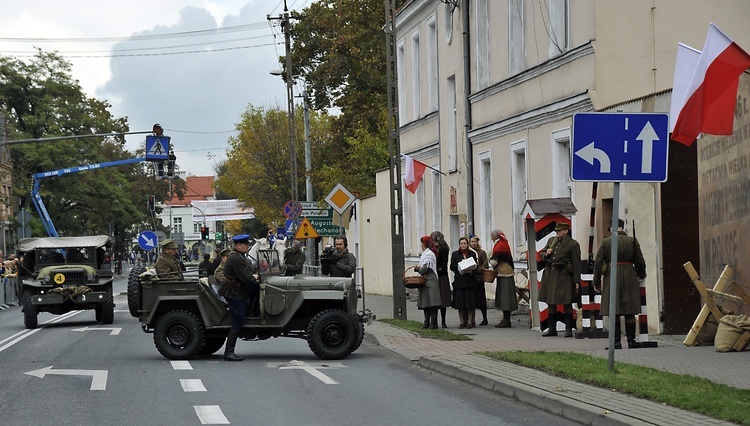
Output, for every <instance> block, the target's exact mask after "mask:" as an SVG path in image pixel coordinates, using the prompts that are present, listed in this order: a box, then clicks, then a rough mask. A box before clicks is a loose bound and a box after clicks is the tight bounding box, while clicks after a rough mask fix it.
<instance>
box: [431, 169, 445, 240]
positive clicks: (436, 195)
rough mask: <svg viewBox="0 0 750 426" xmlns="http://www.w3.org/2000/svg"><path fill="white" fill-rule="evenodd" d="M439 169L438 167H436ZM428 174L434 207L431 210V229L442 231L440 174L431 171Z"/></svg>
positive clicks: (441, 184) (441, 185)
mask: <svg viewBox="0 0 750 426" xmlns="http://www.w3.org/2000/svg"><path fill="white" fill-rule="evenodd" d="M436 168H439V167H436ZM430 174H431V176H432V179H431V181H432V187H431V189H432V205H433V206H434V207H433V209H432V229H442V228H443V195H442V194H443V192H442V188H443V182H442V180H441V179H440V172H436V171H435V170H431V171H430Z"/></svg>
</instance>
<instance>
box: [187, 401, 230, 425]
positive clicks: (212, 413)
mask: <svg viewBox="0 0 750 426" xmlns="http://www.w3.org/2000/svg"><path fill="white" fill-rule="evenodd" d="M193 409H194V410H195V414H196V415H197V416H198V420H200V421H201V424H202V425H228V424H229V419H227V417H226V416H225V415H224V413H223V412H222V411H221V408H220V407H219V406H218V405H194V406H193Z"/></svg>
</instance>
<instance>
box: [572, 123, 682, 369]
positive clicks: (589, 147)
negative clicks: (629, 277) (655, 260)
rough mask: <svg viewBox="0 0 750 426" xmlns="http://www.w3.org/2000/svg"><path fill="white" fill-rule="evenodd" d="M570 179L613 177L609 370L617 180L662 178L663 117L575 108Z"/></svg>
mask: <svg viewBox="0 0 750 426" xmlns="http://www.w3.org/2000/svg"><path fill="white" fill-rule="evenodd" d="M572 134H573V136H572V142H571V149H570V152H571V156H572V160H571V178H572V179H573V180H574V181H589V182H613V183H614V194H613V197H612V249H611V252H610V266H609V268H610V272H609V275H610V281H609V354H608V355H609V356H608V367H609V370H610V371H614V369H615V337H617V338H619V337H620V336H615V321H616V320H617V315H616V314H615V313H616V309H617V245H618V244H617V243H618V237H617V224H618V222H619V219H620V182H666V180H667V159H668V154H669V116H668V115H667V114H642V113H578V114H575V115H573V131H572Z"/></svg>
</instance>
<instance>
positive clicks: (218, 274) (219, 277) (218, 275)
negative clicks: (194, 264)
mask: <svg viewBox="0 0 750 426" xmlns="http://www.w3.org/2000/svg"><path fill="white" fill-rule="evenodd" d="M231 252H232V250H230V249H228V248H225V249H224V250H221V251H220V252H219V253H218V254H217V256H216V257H217V258H218V259H219V264H218V266H217V267H216V270H215V271H214V279H215V280H216V283H217V284H219V285H221V283H223V282H224V266H225V265H226V264H227V257H229V253H231Z"/></svg>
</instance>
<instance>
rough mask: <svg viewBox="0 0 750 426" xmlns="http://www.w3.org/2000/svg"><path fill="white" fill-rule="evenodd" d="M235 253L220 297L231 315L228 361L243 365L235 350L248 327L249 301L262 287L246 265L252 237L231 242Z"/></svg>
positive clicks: (226, 270)
mask: <svg viewBox="0 0 750 426" xmlns="http://www.w3.org/2000/svg"><path fill="white" fill-rule="evenodd" d="M232 241H234V250H232V252H231V253H229V256H228V257H227V260H226V263H225V264H224V270H223V272H224V280H223V282H222V284H221V286H220V287H219V294H220V295H222V296H224V298H226V300H227V303H228V304H229V311H230V313H231V315H232V326H231V327H230V328H229V335H228V336H227V343H226V346H225V348H224V360H225V361H242V360H243V359H245V357H242V356H238V355H235V353H234V346H235V345H236V344H237V338H238V337H239V335H240V331H241V330H242V325H243V324H244V323H245V314H246V312H247V302H248V300H254V298H255V296H256V295H257V294H258V293H259V292H260V285H259V283H258V280H257V279H256V278H255V276H254V275H253V273H252V272H251V271H250V265H249V264H248V263H247V259H246V258H245V255H246V254H247V252H248V250H250V236H249V235H247V234H242V235H237V236H235V237H233V238H232Z"/></svg>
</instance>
